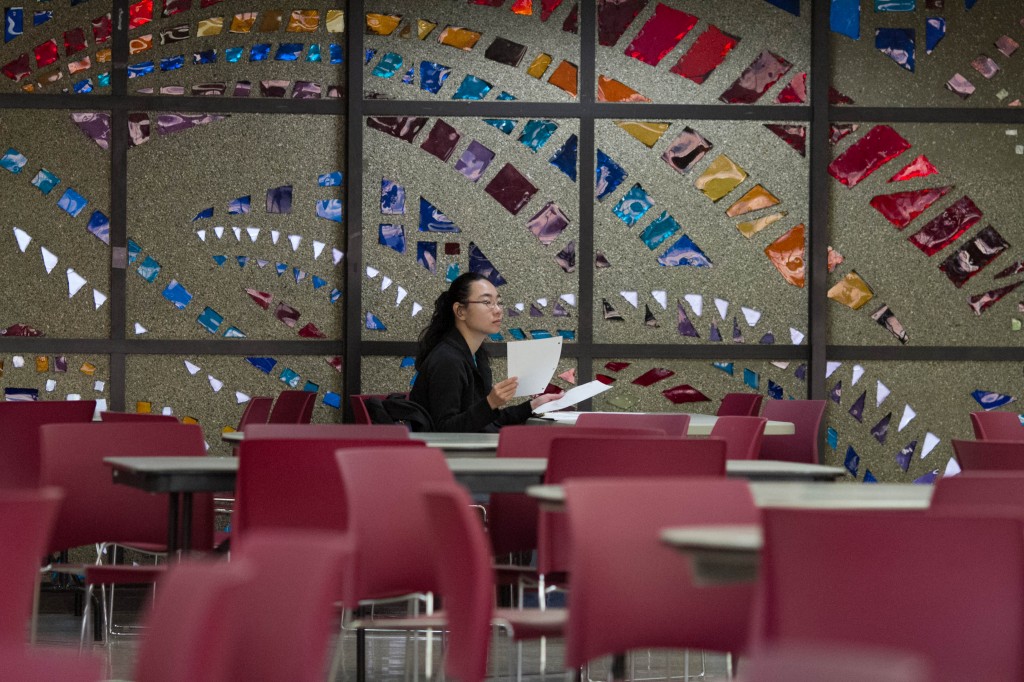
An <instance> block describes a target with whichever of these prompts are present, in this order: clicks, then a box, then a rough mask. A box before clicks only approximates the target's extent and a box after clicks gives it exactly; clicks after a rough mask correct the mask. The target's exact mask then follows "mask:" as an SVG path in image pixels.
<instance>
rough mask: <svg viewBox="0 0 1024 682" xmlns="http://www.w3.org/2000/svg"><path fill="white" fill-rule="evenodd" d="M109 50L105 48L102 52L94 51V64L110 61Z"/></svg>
mask: <svg viewBox="0 0 1024 682" xmlns="http://www.w3.org/2000/svg"><path fill="white" fill-rule="evenodd" d="M110 55H111V52H110V48H109V47H105V48H103V49H102V50H96V63H97V64H105V63H107V62H109V61H110Z"/></svg>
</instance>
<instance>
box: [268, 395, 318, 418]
mask: <svg viewBox="0 0 1024 682" xmlns="http://www.w3.org/2000/svg"><path fill="white" fill-rule="evenodd" d="M315 404H316V393H313V392H312V391H281V393H280V394H279V395H278V396H277V400H275V401H274V407H273V408H271V410H270V414H269V415H268V416H267V423H268V424H308V423H309V421H310V419H312V418H313V406H314V405H315Z"/></svg>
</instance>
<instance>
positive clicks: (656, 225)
mask: <svg viewBox="0 0 1024 682" xmlns="http://www.w3.org/2000/svg"><path fill="white" fill-rule="evenodd" d="M681 229H683V228H682V226H680V224H679V223H677V222H676V219H675V218H673V217H672V216H670V215H669V214H668V211H662V213H661V215H660V216H658V217H657V218H655V219H654V221H653V222H652V223H651V224H650V225H648V226H647V227H645V228H644V231H643V232H641V233H640V241H642V242H643V243H644V244H646V245H647V248H648V249H650V250H651V251H653V250H654V249H656V248H658V246H660V245H661V243H662V242H664V241H665V240H666V239H668V238H669V237H671V236H672V235H674V234H675V233H676V232H678V231H679V230H681Z"/></svg>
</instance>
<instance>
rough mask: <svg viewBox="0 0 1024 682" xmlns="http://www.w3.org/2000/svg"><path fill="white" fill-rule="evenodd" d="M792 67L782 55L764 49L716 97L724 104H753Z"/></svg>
mask: <svg viewBox="0 0 1024 682" xmlns="http://www.w3.org/2000/svg"><path fill="white" fill-rule="evenodd" d="M792 67H793V65H792V64H790V63H789V62H787V61H786V60H785V59H783V58H782V57H780V56H778V55H777V54H772V53H771V52H769V51H768V50H765V51H764V52H762V53H761V54H760V55H758V57H757V59H755V60H754V61H753V62H751V64H750V66H748V67H747V68H746V69H745V70H744V71H743V73H741V74H740V77H739V78H737V79H736V80H735V81H734V82H733V84H732V85H730V86H729V88H728V89H727V90H726V91H725V92H723V93H722V94H721V95H720V96H719V97H718V99H719V100H721V101H722V102H725V103H726V104H753V103H754V102H756V101H757V100H759V99H761V96H762V95H764V93H766V92H768V90H769V88H771V87H772V86H773V85H775V84H776V83H777V82H778V81H779V79H780V78H782V77H783V76H784V75H786V72H787V71H789V70H790V69H791V68H792Z"/></svg>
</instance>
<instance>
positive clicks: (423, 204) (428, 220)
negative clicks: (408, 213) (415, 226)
mask: <svg viewBox="0 0 1024 682" xmlns="http://www.w3.org/2000/svg"><path fill="white" fill-rule="evenodd" d="M460 231H461V230H459V228H458V226H457V225H456V224H455V223H453V222H452V221H451V218H449V217H448V216H446V215H445V214H444V213H442V212H441V211H440V209H438V208H437V207H436V206H434V205H433V204H432V203H430V202H429V201H427V200H426V199H424V198H423V197H420V232H451V233H455V232H460Z"/></svg>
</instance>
